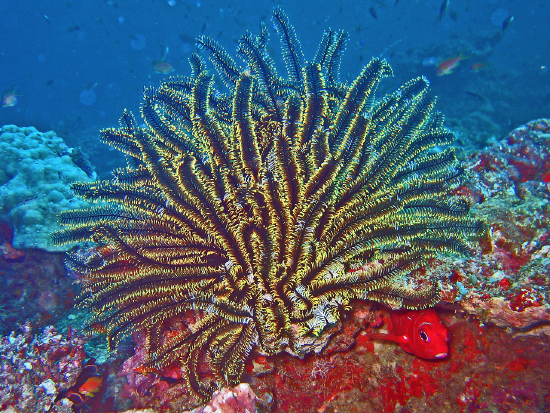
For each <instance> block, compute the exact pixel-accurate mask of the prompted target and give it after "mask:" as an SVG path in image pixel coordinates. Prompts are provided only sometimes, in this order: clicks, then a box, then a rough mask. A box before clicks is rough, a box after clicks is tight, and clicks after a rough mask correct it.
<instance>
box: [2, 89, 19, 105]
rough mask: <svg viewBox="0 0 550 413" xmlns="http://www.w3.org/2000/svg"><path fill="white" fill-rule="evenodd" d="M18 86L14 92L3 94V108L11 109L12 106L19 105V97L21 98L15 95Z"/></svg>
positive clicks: (8, 91)
mask: <svg viewBox="0 0 550 413" xmlns="http://www.w3.org/2000/svg"><path fill="white" fill-rule="evenodd" d="M16 88H17V86H14V87H13V89H12V90H7V91H5V92H4V93H3V94H2V107H3V108H11V107H12V106H15V105H17V102H18V101H19V99H17V96H21V95H18V94H16V93H15V89H16Z"/></svg>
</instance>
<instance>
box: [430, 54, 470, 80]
mask: <svg viewBox="0 0 550 413" xmlns="http://www.w3.org/2000/svg"><path fill="white" fill-rule="evenodd" d="M465 59H468V58H467V57H464V56H462V53H460V54H459V55H458V56H457V57H453V58H451V59H447V60H445V61H444V62H442V63H440V64H439V66H437V76H443V75H450V74H451V73H453V69H454V68H455V67H457V66H458V65H459V64H460V61H461V60H465Z"/></svg>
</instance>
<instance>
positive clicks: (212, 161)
mask: <svg viewBox="0 0 550 413" xmlns="http://www.w3.org/2000/svg"><path fill="white" fill-rule="evenodd" d="M273 21H274V25H275V27H276V29H277V31H278V33H279V35H280V37H281V43H282V55H283V58H284V62H285V64H286V69H287V72H288V76H287V77H286V78H283V77H281V76H280V75H279V74H277V72H276V70H275V65H274V62H273V61H272V59H271V57H270V56H269V54H268V52H267V49H266V45H267V42H268V31H267V29H266V28H265V27H263V29H262V31H261V33H260V35H258V36H255V35H252V34H250V33H247V34H245V35H244V36H243V37H242V39H241V40H240V42H239V47H238V55H239V57H240V58H241V59H242V60H243V61H244V62H245V66H244V67H241V66H240V65H239V64H238V63H237V62H236V61H235V60H234V59H233V58H232V57H231V56H230V55H229V54H228V53H227V52H226V51H225V50H224V49H223V48H222V47H221V46H220V45H219V44H218V43H217V42H216V41H214V40H213V39H210V38H207V37H201V38H200V39H199V40H198V43H199V45H200V47H201V48H202V49H203V50H205V51H206V52H207V53H208V54H209V58H210V61H211V62H212V64H213V65H214V67H215V69H216V71H217V74H216V75H217V76H219V78H220V79H221V81H223V83H224V84H225V86H226V88H227V90H226V91H225V92H224V91H219V90H217V89H216V88H215V82H214V76H215V75H213V74H210V72H209V71H208V70H207V68H206V64H205V62H204V61H203V60H202V58H201V57H200V56H199V55H196V54H195V55H193V56H192V57H191V59H190V63H191V68H192V73H191V76H190V77H178V78H171V79H169V80H168V81H166V82H164V83H162V84H161V86H160V87H159V88H158V89H153V88H149V89H147V90H146V91H145V93H144V102H143V105H142V108H141V112H142V117H143V119H144V121H145V125H144V126H139V125H138V123H137V122H136V120H135V119H134V117H133V116H132V115H131V114H130V113H128V112H125V113H124V115H123V117H122V119H121V127H120V128H118V129H106V130H104V131H103V132H102V134H103V136H102V140H103V141H104V142H106V143H108V144H109V145H111V146H113V147H114V148H116V149H118V150H120V151H122V152H124V153H125V154H126V155H127V156H128V159H129V162H128V167H126V168H124V169H120V170H116V171H115V172H114V178H113V179H111V180H109V181H101V182H95V183H76V184H74V185H73V189H74V191H75V193H76V194H77V195H78V196H80V197H82V198H84V199H87V200H91V201H98V205H97V206H96V207H93V208H90V209H86V210H78V211H70V212H66V213H64V214H62V217H61V221H62V223H63V224H64V225H66V228H65V229H63V230H62V231H59V232H57V233H55V234H54V239H55V241H56V242H57V243H59V244H68V243H76V242H82V241H93V242H95V243H96V247H95V248H94V253H93V254H90V255H88V256H86V258H83V257H82V256H81V255H78V254H73V255H71V258H69V264H70V265H71V266H72V267H73V268H74V269H75V270H77V271H80V272H81V273H83V274H84V288H83V292H82V296H81V303H82V305H84V306H88V307H90V308H91V309H92V310H93V318H92V321H91V327H101V328H103V329H105V330H106V331H107V333H108V336H109V338H110V341H111V342H112V345H116V344H117V343H118V342H119V341H120V340H121V339H122V338H123V337H125V336H128V335H130V334H132V333H133V332H136V331H141V332H144V333H145V336H146V345H147V349H148V353H149V358H150V362H149V365H150V366H156V367H162V366H166V365H169V364H170V363H172V362H174V361H179V362H181V363H182V364H183V366H184V369H183V370H184V371H185V372H186V377H185V378H186V380H187V382H188V385H189V387H190V388H192V389H194V390H195V392H196V393H198V394H200V395H202V396H208V395H209V394H211V393H212V391H213V390H214V389H215V388H216V386H220V385H225V384H234V383H237V382H239V380H240V379H241V375H242V373H243V368H244V362H245V360H246V359H247V357H248V356H249V354H250V353H251V351H252V350H253V349H254V348H255V349H256V351H258V352H259V353H261V354H265V355H273V354H277V353H280V352H282V351H287V352H289V353H291V354H295V355H298V356H303V355H304V354H305V353H307V352H309V351H311V349H312V343H315V342H318V341H320V340H326V339H327V338H326V335H327V333H326V331H327V330H328V329H329V328H330V327H332V326H334V325H335V324H337V323H338V321H339V320H340V318H341V316H342V312H343V311H345V310H346V309H348V308H349V303H350V300H352V299H363V300H374V301H379V302H381V303H384V304H387V305H389V306H391V307H392V308H399V307H404V308H409V309H422V308H426V307H429V306H432V305H434V304H435V303H436V302H437V301H438V300H439V293H438V283H437V280H433V279H425V276H423V275H422V272H421V271H420V269H421V268H422V266H423V265H425V264H426V262H427V260H429V259H430V258H431V257H434V256H435V255H437V254H440V253H468V251H469V246H468V242H467V237H468V236H469V235H471V234H473V233H475V232H476V231H477V229H478V227H479V224H478V223H477V222H476V221H475V220H474V219H472V218H471V217H470V216H469V212H468V210H469V207H468V205H467V203H466V202H465V201H464V200H463V199H460V198H458V197H455V196H453V195H452V190H453V188H454V187H455V186H456V184H457V181H458V179H457V178H458V177H459V175H460V174H461V169H460V167H459V165H458V162H457V160H456V159H455V155H454V151H453V148H452V147H449V146H448V144H449V143H451V141H452V140H453V135H452V133H451V132H449V131H448V130H446V129H444V128H443V126H442V124H443V117H442V115H441V114H439V113H438V112H436V111H435V110H434V105H435V99H434V98H432V97H431V96H430V95H429V94H428V82H427V80H426V79H425V78H417V79H414V80H412V81H410V82H408V83H406V84H404V85H403V86H402V87H400V88H399V89H398V90H396V91H395V92H393V93H391V94H389V95H387V96H384V97H382V98H381V99H378V100H376V99H375V93H376V89H377V86H378V84H379V83H380V81H381V80H382V79H383V78H385V77H387V76H390V75H392V70H391V68H390V66H389V65H388V63H387V62H386V61H385V60H383V59H379V58H375V59H372V60H371V62H370V63H369V64H368V65H367V66H366V67H365V68H364V69H363V71H362V72H361V74H360V75H359V76H358V77H357V79H355V80H354V81H353V83H352V84H350V85H347V84H345V83H343V82H341V81H340V80H339V77H338V72H339V66H340V60H341V56H342V53H343V51H344V47H345V43H346V34H345V33H344V32H341V31H338V32H333V31H326V32H325V33H324V35H323V37H322V40H321V43H320V46H319V49H318V50H317V53H316V54H315V56H314V58H313V60H312V61H311V62H305V59H304V56H303V54H302V52H301V49H300V46H299V44H298V40H297V37H296V34H295V32H294V29H293V27H292V26H291V25H290V24H289V22H288V19H287V17H286V16H285V15H284V14H283V12H282V11H280V10H277V11H275V13H274V16H273ZM189 313H193V314H195V315H196V319H195V322H194V323H192V325H189V328H187V329H181V330H182V331H176V332H173V333H172V334H170V335H167V334H164V333H165V331H164V330H163V329H165V328H166V326H167V325H168V324H169V322H171V321H173V320H176V319H180V320H181V319H183V318H184V315H186V314H189ZM205 363H206V364H207V365H208V366H209V368H210V370H211V372H212V373H213V377H214V379H213V380H211V379H205V378H204V376H203V375H201V374H199V371H202V370H203V369H204V364H205ZM209 377H210V378H211V377H212V376H209Z"/></svg>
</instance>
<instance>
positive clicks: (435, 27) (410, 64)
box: [0, 0, 550, 172]
mask: <svg viewBox="0 0 550 413" xmlns="http://www.w3.org/2000/svg"><path fill="white" fill-rule="evenodd" d="M395 3H397V4H395ZM441 3H442V0H400V1H397V2H396V1H395V0H378V1H374V0H368V1H345V2H344V1H340V2H338V1H334V0H323V1H311V0H303V1H295V0H293V1H290V0H280V1H212V0H193V1H184V0H171V1H166V0H156V1H153V0H141V1H138V0H127V1H123V0H120V1H112V0H108V1H105V0H90V1H76V0H75V1H61V0H34V1H31V0H1V1H0V93H1V92H3V91H7V90H11V89H12V88H13V87H14V86H17V89H16V93H17V94H20V95H21V96H18V104H17V105H16V106H13V107H7V108H0V125H2V124H10V123H12V124H17V125H19V126H28V125H32V126H35V127H37V128H38V129H40V130H51V129H53V130H55V131H56V132H57V133H58V134H59V135H60V136H62V137H63V138H64V139H65V140H66V142H67V144H68V145H70V146H82V147H83V148H85V149H86V150H87V151H88V152H89V153H90V155H91V158H92V159H91V160H92V162H93V163H94V164H96V166H97V167H98V169H99V170H100V172H101V164H102V162H101V161H102V159H105V156H106V155H105V153H106V152H105V148H104V147H103V146H101V145H100V144H99V143H98V130H99V129H100V128H103V127H108V126H115V125H116V124H117V121H118V118H119V117H120V115H121V114H122V111H123V109H124V108H129V109H130V110H132V111H134V112H137V111H139V104H140V102H141V93H142V90H143V87H144V86H147V85H153V86H154V85H158V84H159V82H160V81H161V80H162V79H163V78H165V77H168V76H170V75H162V74H158V73H155V72H154V71H153V63H154V62H156V61H159V60H161V58H162V57H163V55H164V54H165V53H166V50H167V49H168V53H167V54H166V56H165V60H166V61H168V62H170V63H171V64H172V65H173V67H174V69H175V71H174V72H173V73H172V75H174V74H181V75H185V74H189V71H190V69H189V65H188V63H187V58H188V57H189V55H190V54H191V53H192V52H193V51H195V50H196V46H195V44H194V38H195V37H196V36H197V35H199V34H204V35H208V36H211V37H213V38H215V39H216V40H218V41H219V42H220V43H221V44H223V45H224V46H225V47H226V48H227V50H228V51H229V52H230V53H232V54H233V53H234V50H235V47H236V42H237V40H238V38H239V37H240V36H241V35H242V34H243V33H244V32H245V31H246V30H250V31H252V32H254V33H258V32H259V28H260V21H264V22H266V23H267V24H268V25H269V26H271V25H272V23H271V13H272V10H273V9H274V8H275V7H277V6H281V7H282V8H283V9H284V10H285V12H286V13H287V14H288V16H289V18H290V21H291V23H292V24H293V25H294V26H295V28H296V32H297V34H298V38H299V39H300V40H301V42H302V47H303V50H304V54H305V56H306V59H308V58H312V56H313V54H314V52H315V50H316V48H317V45H318V42H319V40H320V37H321V34H322V32H323V30H324V29H326V28H329V27H330V28H332V29H344V30H346V31H348V32H349V35H350V37H349V42H348V47H347V51H346V54H345V56H344V59H343V62H342V67H341V76H342V78H343V79H350V80H352V79H353V78H354V77H355V76H356V75H357V74H358V73H359V71H360V69H361V67H362V66H363V65H365V64H366V63H367V62H368V61H369V59H370V58H371V57H372V56H378V55H381V54H383V56H384V57H386V58H387V59H388V60H389V61H390V63H391V64H392V66H393V68H394V70H395V72H396V78H395V79H393V80H388V81H386V83H385V88H386V90H390V89H392V88H393V87H396V86H397V85H399V84H400V83H402V82H404V81H406V80H408V79H410V78H412V77H416V76H419V75H424V76H426V77H427V78H428V79H429V80H430V81H431V83H432V90H433V92H434V93H435V94H436V95H438V96H439V101H438V102H439V103H438V105H439V106H438V107H439V109H440V110H441V111H442V112H444V113H445V114H446V115H447V118H448V119H449V120H450V122H449V124H450V125H451V126H455V127H458V126H460V127H461V128H463V129H464V131H465V133H463V135H476V134H477V133H479V131H480V129H484V130H485V131H489V132H488V133H486V134H484V135H483V136H482V137H481V138H480V137H477V138H476V137H475V136H474V137H473V138H472V142H468V141H467V140H468V137H467V136H466V137H464V138H463V139H462V141H461V142H462V143H463V144H464V145H468V144H473V145H474V146H475V145H478V146H482V145H483V143H484V140H485V139H490V138H498V139H500V138H501V137H503V136H505V135H506V133H507V132H508V131H509V130H511V129H513V128H514V127H516V126H518V125H520V124H523V123H526V122H527V121H529V120H531V119H535V118H539V117H547V116H549V115H550V36H548V32H547V27H548V26H547V23H548V21H550V3H549V2H548V1H546V0H532V1H518V0H485V1H478V0H451V1H450V6H449V8H448V10H447V11H446V13H445V15H444V16H443V17H442V19H441V20H439V19H438V15H439V13H440V7H441ZM371 7H372V8H373V10H374V13H375V14H376V16H377V18H374V17H373V15H372V14H371V12H370V11H369V9H370V8H371ZM508 16H514V19H513V21H512V23H511V24H510V26H509V28H508V30H507V31H506V32H505V33H503V31H502V22H503V20H504V19H505V18H506V17H508ZM270 47H271V48H272V49H273V51H274V53H275V55H279V40H278V36H277V35H276V33H275V32H272V33H271V38H270ZM461 52H462V53H463V55H464V56H466V57H467V56H470V57H469V59H466V60H464V61H463V62H461V65H460V66H459V67H458V68H457V69H456V70H455V71H454V73H452V74H450V75H446V76H441V77H437V76H436V75H435V74H436V67H435V66H433V65H428V66H427V65H426V64H427V63H429V62H430V61H431V62H432V64H433V62H441V61H442V60H445V59H447V58H452V57H456V56H458V55H459V54H460V53H461ZM423 62H424V64H423ZM474 63H481V64H483V65H484V67H483V68H482V69H481V70H479V71H478V72H473V71H471V70H470V67H471V65H472V64H474ZM472 93H473V94H472ZM476 95H479V96H476ZM472 114H473V115H472ZM472 117H473V120H472V121H468V119H470V118H472ZM453 119H454V122H453V121H452V120H453ZM109 153H112V154H113V156H115V155H114V151H111V152H109ZM109 169H110V167H109Z"/></svg>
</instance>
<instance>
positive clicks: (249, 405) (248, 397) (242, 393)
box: [184, 383, 257, 413]
mask: <svg viewBox="0 0 550 413" xmlns="http://www.w3.org/2000/svg"><path fill="white" fill-rule="evenodd" d="M256 411H257V410H256V395H255V394H254V392H253V391H252V389H251V388H250V385H249V384H248V383H241V384H239V385H237V386H235V387H234V388H233V389H228V388H225V387H224V388H223V389H220V390H217V391H216V392H214V395H213V396H212V400H211V401H210V402H209V403H208V404H206V405H205V406H202V407H197V408H196V409H193V410H190V411H186V412H184V413H256Z"/></svg>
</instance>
